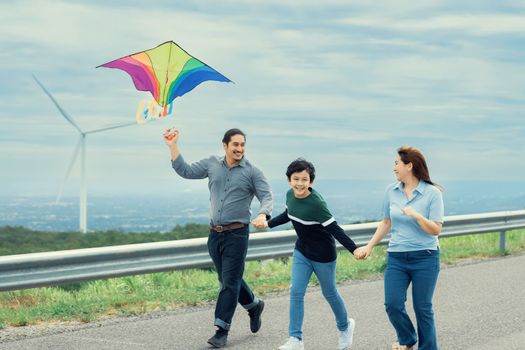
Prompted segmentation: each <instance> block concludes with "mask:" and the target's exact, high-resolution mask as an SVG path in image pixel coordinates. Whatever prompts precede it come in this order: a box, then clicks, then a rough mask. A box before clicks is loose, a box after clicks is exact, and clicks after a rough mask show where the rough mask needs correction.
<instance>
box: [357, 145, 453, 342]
mask: <svg viewBox="0 0 525 350" xmlns="http://www.w3.org/2000/svg"><path fill="white" fill-rule="evenodd" d="M397 154H398V155H397V157H396V159H395V162H394V163H395V165H394V174H395V176H396V178H397V180H398V182H396V183H394V184H392V185H390V186H388V188H387V190H386V193H385V198H384V201H383V221H381V223H380V224H379V226H378V228H377V230H376V232H375V233H374V236H373V237H372V239H371V240H370V242H368V244H367V245H366V246H363V247H361V248H358V249H357V250H356V251H355V252H354V255H355V256H356V257H357V258H361V259H366V258H367V257H368V256H370V254H371V252H372V249H373V247H374V246H375V245H376V244H377V243H378V242H379V241H381V240H382V239H383V238H384V237H385V236H386V234H387V233H389V232H390V234H391V238H390V242H389V244H388V249H387V252H388V255H387V264H386V271H385V278H384V284H385V307H386V313H387V314H388V318H389V319H390V322H391V323H392V326H394V329H395V330H396V333H397V342H395V343H394V344H393V345H392V349H393V350H410V349H412V348H413V346H414V345H415V344H416V343H418V349H419V350H435V349H437V348H438V345H437V337H436V327H435V322H434V312H433V311H432V296H433V294H434V289H435V287H436V282H437V278H438V274H439V243H438V235H439V233H440V232H441V228H442V224H443V211H444V209H443V197H442V195H441V191H440V189H439V188H438V187H437V186H436V185H435V184H434V183H433V182H432V181H431V180H430V176H429V172H428V167H427V164H426V161H425V158H424V157H423V154H422V153H421V152H420V151H419V150H418V149H417V148H414V147H401V148H399V149H398V150H397ZM410 283H412V299H413V306H414V311H415V314H416V321H417V333H416V330H415V329H414V326H413V324H412V321H411V320H410V318H409V317H408V314H407V312H406V309H405V301H406V293H407V289H408V286H409V284H410Z"/></svg>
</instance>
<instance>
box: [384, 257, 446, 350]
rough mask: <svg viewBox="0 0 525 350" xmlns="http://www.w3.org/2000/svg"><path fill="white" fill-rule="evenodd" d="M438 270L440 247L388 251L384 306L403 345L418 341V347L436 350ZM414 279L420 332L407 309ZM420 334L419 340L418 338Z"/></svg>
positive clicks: (413, 297)
mask: <svg viewBox="0 0 525 350" xmlns="http://www.w3.org/2000/svg"><path fill="white" fill-rule="evenodd" d="M438 274H439V250H418V251H411V252H389V253H388V256H387V264H386V271H385V307H386V313H387V314H388V318H389V319H390V322H391V323H392V325H393V326H394V328H395V330H396V333H397V340H398V342H399V343H400V344H401V345H407V346H412V345H414V344H415V343H416V342H418V349H419V350H437V349H438V345H437V337H436V326H435V323H434V312H433V311H432V296H433V295H434V289H435V287H436V282H437V278H438ZM410 283H412V301H413V305H414V312H415V314H416V320H417V334H416V331H415V329H414V326H413V324H412V322H411V321H410V318H409V317H408V314H407V312H406V309H405V302H406V297H407V289H408V286H409V284H410ZM418 336H419V341H418Z"/></svg>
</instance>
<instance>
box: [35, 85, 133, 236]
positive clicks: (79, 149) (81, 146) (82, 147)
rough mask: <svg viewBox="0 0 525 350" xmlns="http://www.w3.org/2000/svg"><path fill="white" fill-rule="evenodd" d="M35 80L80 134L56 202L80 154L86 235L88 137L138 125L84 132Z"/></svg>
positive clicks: (115, 126)
mask: <svg viewBox="0 0 525 350" xmlns="http://www.w3.org/2000/svg"><path fill="white" fill-rule="evenodd" d="M33 79H35V81H36V83H37V84H38V85H39V86H40V87H41V88H42V90H44V92H45V94H46V95H47V96H48V97H49V98H50V99H51V101H52V102H53V104H54V105H55V106H56V108H57V109H58V111H59V112H60V114H62V116H63V117H64V118H65V119H66V120H67V121H68V122H69V123H70V124H71V125H72V126H73V127H74V128H75V129H77V131H78V133H79V139H78V142H77V145H76V147H75V151H74V152H73V157H72V158H71V161H70V163H69V167H68V169H67V172H66V176H65V178H64V181H63V182H62V185H61V187H60V192H59V193H58V196H57V199H56V202H57V203H58V202H59V201H60V197H61V196H62V192H63V190H64V185H65V183H66V181H67V179H68V178H69V174H70V173H71V169H72V168H73V165H74V164H75V161H76V159H77V157H78V154H79V153H80V174H81V175H80V177H81V180H80V232H83V233H86V232H87V187H86V137H87V135H89V134H94V133H97V132H102V131H106V130H111V129H117V128H123V127H125V126H131V125H136V124H137V123H136V122H128V123H122V124H116V125H108V126H106V127H102V128H99V129H93V130H88V131H84V130H82V129H81V128H80V127H79V126H78V124H77V123H75V121H74V120H73V118H71V116H70V115H69V114H67V113H66V111H65V110H64V109H63V108H62V107H61V106H60V105H59V104H58V102H57V101H56V100H55V98H54V97H53V96H52V95H51V93H50V92H49V91H48V90H47V89H46V88H45V87H44V85H43V84H42V83H41V82H40V81H39V80H38V79H37V77H36V76H35V75H33Z"/></svg>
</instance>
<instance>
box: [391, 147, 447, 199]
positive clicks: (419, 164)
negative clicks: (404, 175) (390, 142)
mask: <svg viewBox="0 0 525 350" xmlns="http://www.w3.org/2000/svg"><path fill="white" fill-rule="evenodd" d="M397 154H399V158H401V161H402V162H403V163H404V164H408V163H412V174H414V176H415V177H416V178H417V179H418V180H419V181H425V182H426V183H429V184H431V185H434V186H436V187H439V188H440V189H441V190H442V188H441V186H439V185H437V184H435V183H434V182H432V180H430V174H429V172H428V166H427V162H426V160H425V157H424V156H423V153H421V151H420V150H418V149H417V148H415V147H410V146H402V147H399V148H398V149H397Z"/></svg>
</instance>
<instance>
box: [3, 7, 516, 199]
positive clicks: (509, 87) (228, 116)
mask: <svg viewBox="0 0 525 350" xmlns="http://www.w3.org/2000/svg"><path fill="white" fill-rule="evenodd" d="M144 4H145V3H144V2H139V1H116V2H115V1H112V2H111V5H108V4H106V2H103V1H68V2H66V1H14V2H13V1H10V2H4V3H2V4H1V5H0V12H1V13H2V21H0V37H1V38H2V41H1V46H2V47H1V48H2V50H0V57H1V59H0V76H1V77H2V84H0V96H1V99H0V104H1V105H0V107H1V108H0V121H1V128H0V164H2V170H1V172H0V183H1V185H0V186H1V187H0V192H1V193H2V194H16V195H31V194H49V195H54V194H56V193H57V191H58V188H59V187H60V183H61V182H62V179H63V177H64V174H65V172H66V169H67V166H68V163H69V159H70V157H71V155H72V153H73V149H74V146H75V144H76V142H77V137H78V135H77V132H76V130H75V129H73V128H72V127H71V125H69V124H68V123H67V122H66V121H65V120H64V119H63V118H62V117H61V115H60V114H59V113H58V111H57V110H56V108H55V107H54V105H53V104H52V103H51V101H50V100H49V99H48V97H47V96H46V95H44V93H43V92H42V91H41V90H40V88H39V87H38V86H37V85H36V83H35V82H34V80H33V79H32V77H31V74H35V75H36V76H37V77H38V78H39V79H40V80H41V81H42V83H43V84H44V85H45V86H46V87H47V88H48V90H50V91H51V93H52V94H53V95H54V96H55V98H56V99H57V100H58V102H59V103H60V104H61V105H62V107H63V108H64V109H65V110H66V111H67V112H68V113H69V114H70V115H71V116H72V117H73V118H74V119H75V121H76V122H77V123H78V124H79V125H80V126H81V127H82V128H85V129H86V130H89V129H94V128H98V127H101V126H105V125H108V124H114V123H123V122H128V121H133V120H134V114H135V110H136V107H137V104H138V102H139V101H140V100H141V99H144V98H149V96H148V94H147V93H146V92H140V91H137V90H135V89H134V87H133V84H132V82H131V79H130V78H129V76H128V75H127V74H125V73H124V72H121V71H118V70H112V69H103V68H98V69H95V67H96V66H97V65H99V64H102V63H105V62H107V61H110V60H113V59H116V58H119V57H122V56H124V55H127V54H131V53H135V52H138V51H141V50H145V49H149V48H152V47H155V46H156V45H158V44H160V43H162V42H164V41H167V40H173V41H175V42H177V43H178V44H179V45H180V46H182V47H183V48H184V49H186V50H187V51H188V52H189V53H190V54H192V55H194V56H195V57H197V58H199V59H201V60H203V61H204V62H206V63H208V64H209V65H210V66H212V67H213V68H215V69H217V70H218V71H219V72H221V73H222V74H224V75H225V76H227V77H228V78H230V79H231V80H233V81H234V82H235V83H234V84H225V83H218V82H206V83H203V84H201V85H200V86H198V87H197V88H196V89H195V90H193V91H192V92H190V93H189V94H187V95H185V96H183V97H182V98H180V99H177V100H175V105H174V111H175V113H174V116H172V117H169V118H166V119H165V120H160V121H156V122H151V123H148V124H146V125H137V126H132V127H128V128H123V129H118V130H113V131H107V132H104V133H100V134H93V135H90V136H88V139H87V176H88V186H89V189H88V192H89V193H90V194H115V195H116V194H124V193H136V194H156V193H163V194H166V193H168V194H169V193H171V192H174V191H179V190H191V189H194V188H195V189H196V188H202V187H203V186H204V187H205V184H204V183H203V182H201V181H193V182H192V181H188V180H182V179H180V178H178V177H177V176H176V175H175V174H174V173H173V172H172V170H171V168H170V163H169V153H168V150H167V148H166V146H165V144H164V143H163V140H162V137H161V134H162V132H163V131H164V130H165V129H167V128H169V127H171V126H173V125H175V126H177V127H178V128H179V129H180V130H181V136H180V138H181V140H180V147H181V150H182V153H183V155H184V157H185V158H186V159H187V160H189V161H195V160H199V159H201V158H203V157H206V156H208V155H210V154H222V148H221V143H220V139H221V138H222V135H223V133H224V131H225V130H226V129H228V128H231V127H239V128H241V129H243V130H244V131H245V132H246V133H247V135H248V138H247V157H248V158H249V159H250V160H251V161H252V162H253V163H255V164H256V165H258V166H259V167H260V168H261V169H262V170H263V171H264V172H265V174H266V175H267V176H268V177H269V178H270V179H279V178H282V177H283V175H282V174H283V173H284V171H285V168H286V166H287V165H288V163H289V162H290V161H291V160H293V159H294V158H296V157H299V156H302V157H305V158H307V159H309V160H311V161H313V162H314V164H315V165H316V166H317V168H318V178H323V179H349V180H353V179H373V180H379V181H384V182H385V184H386V183H388V182H391V181H392V180H393V177H392V173H391V169H392V161H393V158H394V156H395V150H396V148H397V147H399V146H400V145H413V146H417V147H419V148H420V149H422V150H423V152H424V153H425V155H426V156H427V160H428V163H429V166H430V170H431V175H432V177H433V179H434V180H435V181H436V182H438V183H439V182H446V181H454V180H476V181H483V180H492V181H502V182H509V181H516V180H523V174H524V173H525V161H524V160H523V155H522V153H523V150H524V149H525V124H524V119H525V112H524V111H525V97H524V95H523V92H524V91H525V69H524V68H525V63H524V62H525V3H524V2H510V1H498V2H493V1H461V2H459V3H458V2H457V1H425V2H415V1H396V2H392V1H374V2H370V1H351V2H349V1H335V0H334V1H332V0H327V1H322V2H319V1H310V0H306V1H301V2H284V1H273V0H269V1H250V2H245V1H228V0H226V1H220V2H204V1H184V2H175V1H169V2H168V1H162V2H152V3H151V5H149V3H148V6H147V7H145V6H144ZM78 183H79V171H78V164H77V167H76V168H75V169H74V171H73V172H72V175H71V178H70V180H69V181H68V183H67V185H66V194H72V195H75V194H76V193H77V191H78Z"/></svg>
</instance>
